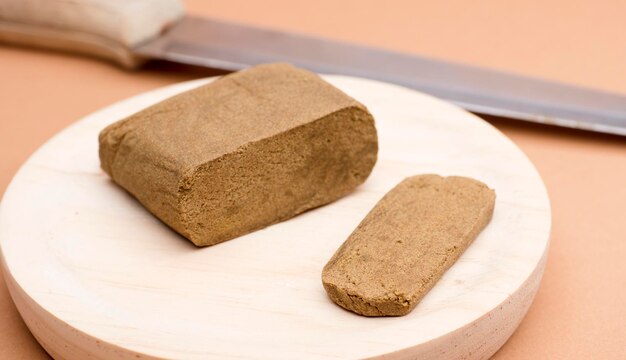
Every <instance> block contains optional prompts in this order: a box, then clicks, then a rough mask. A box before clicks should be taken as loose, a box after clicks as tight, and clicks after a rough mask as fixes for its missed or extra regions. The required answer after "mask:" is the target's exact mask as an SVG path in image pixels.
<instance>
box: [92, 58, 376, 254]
mask: <svg viewBox="0 0 626 360" xmlns="http://www.w3.org/2000/svg"><path fill="white" fill-rule="evenodd" d="M99 140H100V161H101V166H102V169H104V171H105V172H106V173H108V174H109V175H110V176H111V178H112V179H113V180H114V181H115V182H116V183H118V184H119V185H120V186H122V187H123V188H124V189H126V190H128V192H130V193H131V194H132V195H134V196H135V197H136V198H137V199H138V200H139V201H140V202H141V203H142V204H143V205H144V206H145V207H146V208H147V209H148V210H149V211H150V212H152V213H153V214H154V215H156V216H157V217H158V218H159V219H161V220H162V221H163V222H165V223H166V224H167V225H169V226H170V227H172V228H173V229H174V230H176V231H177V232H179V233H180V234H182V235H183V236H185V237H186V238H188V239H189V240H191V241H192V242H193V243H194V244H196V245H198V246H205V245H213V244H217V243H219V242H222V241H225V240H229V239H232V238H234V237H237V236H240V235H243V234H246V233H249V232H251V231H254V230H257V229H260V228H263V227H265V226H268V225H270V224H272V223H276V222H279V221H282V220H285V219H289V218H291V217H293V216H294V215H297V214H299V213H301V212H303V211H306V210H308V209H311V208H315V207H318V206H321V205H324V204H327V203H329V202H331V201H334V200H336V199H338V198H340V197H342V196H344V195H346V194H348V193H349V192H350V191H352V190H353V189H354V188H355V187H356V186H358V185H359V184H361V183H363V182H364V181H365V179H366V178H367V177H368V175H369V174H370V172H371V170H372V167H373V166H374V164H375V162H376V156H377V151H378V141H377V135H376V128H375V126H374V119H373V117H372V115H371V114H370V113H369V112H368V111H367V109H366V108H365V107H364V106H363V105H362V104H360V103H358V102H357V101H355V100H354V99H352V98H351V97H349V96H348V95H346V94H344V93H343V92H341V91H340V90H338V89H337V88H335V87H333V86H332V85H330V84H328V83H327V82H325V81H324V80H322V79H321V78H320V77H319V76H317V75H316V74H313V73H311V72H308V71H305V70H302V69H298V68H295V67H293V66H291V65H287V64H269V65H261V66H257V67H254V68H250V69H248V70H244V71H241V72H238V73H235V74H231V75H227V76H224V77H222V78H220V79H218V80H216V81H215V82H213V83H210V84H207V85H204V86H201V87H199V88H196V89H193V90H190V91H187V92H185V93H182V94H179V95H177V96H174V97H172V98H169V99H167V100H165V101H163V102H161V103H158V104H156V105H154V106H151V107H149V108H147V109H145V110H143V111H140V112H138V113H136V114H134V115H132V116H130V117H128V118H126V119H124V120H121V121H119V122H117V123H114V124H112V125H110V126H109V127H107V128H105V129H104V130H103V131H102V132H101V133H100V138H99Z"/></svg>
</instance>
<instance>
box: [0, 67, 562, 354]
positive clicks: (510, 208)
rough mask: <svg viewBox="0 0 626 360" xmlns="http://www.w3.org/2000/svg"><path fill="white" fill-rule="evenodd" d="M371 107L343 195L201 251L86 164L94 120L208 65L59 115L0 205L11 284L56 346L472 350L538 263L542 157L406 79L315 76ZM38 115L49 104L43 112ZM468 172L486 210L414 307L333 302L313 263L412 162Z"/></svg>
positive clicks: (524, 294)
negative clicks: (400, 310) (71, 116)
mask: <svg viewBox="0 0 626 360" xmlns="http://www.w3.org/2000/svg"><path fill="white" fill-rule="evenodd" d="M326 79H327V80H328V81H330V82H331V83H333V84H335V85H336V86H337V87H339V88H341V89H343V90H344V91H345V92H347V93H348V94H350V95H352V96H353V97H355V98H356V99H358V100H360V101H361V102H363V103H364V104H365V105H366V106H367V107H368V108H369V109H370V110H371V112H372V113H373V114H374V116H375V118H376V122H377V128H378V131H379V140H380V152H379V160H378V163H377V164H376V166H375V168H374V171H373V173H372V175H371V176H370V178H369V179H368V180H367V181H366V183H365V184H364V185H362V186H361V187H359V188H358V190H356V191H355V192H354V193H352V194H351V195H349V196H347V197H345V198H343V199H341V200H339V201H337V202H335V203H333V204H330V205H328V206H324V207H322V208H319V209H316V210H313V211H309V212H307V213H305V214H302V215H300V216H297V217H296V218H294V219H292V220H289V221H286V222H283V223H280V224H277V225H272V226H270V227H268V228H266V229H263V230H260V231H257V232H254V233H252V234H249V235H246V236H243V237H240V238H238V239H235V240H231V241H228V242H225V243H222V244H219V245H216V246H212V247H208V248H201V249H198V248H195V247H194V246H192V245H191V243H190V242H188V241H187V240H185V239H184V238H182V237H180V236H179V235H177V234H176V233H174V232H173V231H171V230H170V229H169V228H167V227H166V226H165V225H163V224H162V223H161V222H159V221H158V220H157V219H156V218H154V217H153V216H152V215H150V214H149V213H148V212H147V211H146V210H145V209H144V208H143V207H142V206H141V205H139V204H138V203H137V202H136V201H135V200H134V199H133V198H132V197H130V196H129V195H128V194H127V193H126V192H124V191H123V190H121V189H120V188H119V187H117V186H116V185H115V184H114V183H113V182H112V181H111V180H110V179H109V178H108V177H107V176H106V175H105V174H104V173H103V172H102V171H101V170H100V168H99V161H98V144H97V138H98V133H99V131H100V130H101V129H102V128H103V127H105V126H106V125H108V124H110V123H112V122H114V121H116V120H119V119H120V118H122V117H124V116H126V115H129V114H131V113H133V112H136V111H138V110H140V109H142V108H144V107H146V106H148V105H151V104H153V103H155V102H157V101H159V100H162V99H165V98H167V97H169V96H172V95H174V94H177V93H180V92H182V91H185V90H188V89H191V88H193V87H196V86H198V85H200V84H203V83H205V82H207V81H210V80H198V81H192V82H187V83H182V84H177V85H173V86H169V87H166V88H162V89H158V90H155V91H152V92H149V93H145V94H142V95H139V96H136V97H133V98H131V99H128V100H125V101H122V102H120V103H117V104H115V105H112V106H110V107H108V108H106V109H103V110H100V111H98V112H96V113H94V114H92V115H90V116H88V117H86V118H84V119H82V120H81V121H79V122H77V123H76V124H74V125H73V126H71V127H69V128H68V129H66V130H64V131H63V132H61V133H60V134H58V135H57V136H55V137H54V138H52V139H51V140H50V141H48V142H47V143H46V144H45V145H44V146H42V147H41V149H39V150H38V151H37V152H36V153H35V154H34V155H33V156H32V157H31V158H30V159H29V160H28V161H27V162H26V164H25V165H24V166H23V167H22V168H21V170H20V171H19V172H18V174H17V175H16V176H15V178H14V179H13V182H12V183H11V185H10V186H9V188H8V190H7V191H6V193H5V195H4V199H3V201H2V203H1V207H0V246H1V249H2V255H3V263H2V265H3V269H4V271H5V278H6V281H7V284H8V287H9V290H10V292H11V295H12V297H13V299H14V301H15V303H16V305H17V308H18V309H19V311H20V313H21V315H22V317H23V318H24V320H25V322H26V324H27V325H28V327H29V328H30V330H31V331H32V332H33V334H34V335H35V337H36V338H37V339H38V340H39V342H40V343H41V344H42V345H43V346H44V348H45V349H46V350H47V351H48V352H49V353H50V354H51V355H52V356H54V357H55V358H57V359H85V358H88V357H89V358H106V359H113V358H115V359H131V358H132V359H135V358H139V357H140V358H176V359H183V358H184V359H192V358H194V359H195V358H198V359H200V358H202V359H206V358H215V359H225V358H271V359H305V358H315V359H318V358H319V359H326V358H327V359H337V358H368V357H376V356H385V358H390V359H414V358H419V359H485V358H488V357H490V356H491V355H492V354H493V353H494V352H495V351H496V350H497V349H498V348H500V346H502V344H504V342H505V341H506V340H507V339H508V337H509V336H510V335H511V333H512V332H513V331H514V330H515V328H516V327H517V325H518V324H519V322H520V321H521V319H522V317H523V316H524V314H525V313H526V311H527V310H528V307H529V306H530V303H531V302H532V299H533V297H534V295H535V293H536V291H537V288H538V286H539V282H540V279H541V275H542V273H543V269H544V265H545V261H546V251H547V247H548V243H549V233H550V222H551V217H550V205H549V200H548V197H547V194H546V190H545V188H544V185H543V183H542V181H541V178H540V176H539V175H538V173H537V171H536V170H535V168H534V167H533V165H532V164H531V163H530V161H529V160H528V159H527V158H526V157H525V156H524V154H523V153H522V152H521V151H520V150H519V149H518V148H517V147H516V146H515V145H514V144H513V143H512V142H511V141H510V140H508V139H507V138H506V137H505V136H504V135H502V134H501V133H500V132H498V131H497V130H496V129H495V128H493V127H492V126H490V125H489V124H488V123H486V122H484V121H483V120H481V119H479V118H478V117H476V116H474V115H471V114H469V113H467V112H465V111H463V110H461V109H459V108H457V107H455V106H452V105H450V104H447V103H445V102H442V101H439V100H437V99H435V98H432V97H430V96H427V95H424V94H420V93H418V92H415V91H412V90H409V89H405V88H401V87H397V86H393V85H389V84H385V83H380V82H374V81H369V80H364V79H357V78H349V77H340V76H328V77H326ZM42 121H45V119H42ZM422 173H438V174H442V175H464V176H470V177H473V178H476V179H478V180H481V181H483V182H485V183H486V184H488V185H489V186H490V187H491V188H493V189H495V191H496V194H497V201H496V207H495V212H494V216H493V220H492V221H491V223H490V224H489V225H488V226H487V228H486V229H485V230H484V231H483V232H482V233H481V234H480V236H479V237H478V238H477V239H476V241H475V242H474V243H473V244H472V245H471V246H470V248H469V249H468V250H467V251H466V252H465V253H464V254H463V255H462V256H461V258H460V259H459V260H458V262H457V263H456V264H455V265H454V266H453V267H452V268H451V269H450V270H449V271H448V272H447V273H446V274H445V275H444V277H443V278H442V279H441V280H440V281H439V282H438V283H437V285H436V286H435V287H434V288H433V290H432V291H430V293H429V294H428V295H427V296H426V297H425V298H424V299H423V301H422V302H421V303H420V304H419V305H418V306H417V307H416V308H415V310H414V311H413V312H412V313H410V314H409V315H407V316H404V317H396V318H366V317H361V316H358V315H355V314H353V313H351V312H348V311H345V310H343V309H341V308H339V307H338V306H336V305H335V304H334V303H333V302H331V301H330V300H329V299H328V298H327V296H326V293H325V292H324V289H323V287H322V283H321V271H322V267H323V266H324V264H325V263H326V261H328V259H329V258H330V257H331V255H332V254H333V253H334V251H335V250H336V249H337V247H338V246H339V245H340V244H341V243H342V242H343V241H344V240H345V239H346V237H347V236H348V235H349V234H350V233H351V231H352V230H353V229H354V228H355V227H356V225H357V224H358V223H359V222H360V220H361V219H362V218H363V217H364V216H365V215H366V214H367V213H368V211H369V210H370V209H371V208H372V207H373V206H374V204H376V202H377V201H378V200H379V199H380V198H381V197H382V196H383V194H385V192H387V191H388V190H390V189H391V188H392V187H393V186H394V185H396V184H397V183H398V182H399V181H400V180H402V179H403V178H404V177H406V176H409V175H415V174H422Z"/></svg>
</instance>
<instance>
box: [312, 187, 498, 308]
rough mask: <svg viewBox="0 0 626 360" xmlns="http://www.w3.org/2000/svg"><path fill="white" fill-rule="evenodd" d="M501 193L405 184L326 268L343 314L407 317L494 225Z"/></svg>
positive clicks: (385, 199)
mask: <svg viewBox="0 0 626 360" xmlns="http://www.w3.org/2000/svg"><path fill="white" fill-rule="evenodd" d="M494 203H495V192H494V191H493V190H491V189H489V188H488V187H487V186H486V185H485V184H483V183H482V182H479V181H477V180H474V179H470V178H466V177H458V176H450V177H441V176H438V175H419V176H413V177H409V178H406V179H405V180H403V181H402V182H401V183H400V184H398V185H397V186H396V187H395V188H393V189H392V190H391V191H389V192H388V193H387V194H385V196H384V197H383V198H382V199H381V200H380V201H379V202H378V203H377V204H376V206H375V207H374V208H373V209H372V210H371V211H370V212H369V214H367V216H366V217H365V219H363V221H362V222H361V223H360V224H359V226H358V227H357V228H356V229H355V230H354V232H353V233H352V234H351V235H350V236H349V237H348V239H347V240H346V241H345V242H344V243H343V245H341V247H340V248H339V249H338V250H337V252H336V253H335V254H334V255H333V257H332V258H331V259H330V261H329V262H328V263H327V264H326V266H325V267H324V270H323V272H322V282H323V285H324V288H325V289H326V292H327V293H328V295H329V297H330V298H331V299H332V300H333V301H334V302H335V303H336V304H338V305H339V306H341V307H343V308H345V309H347V310H350V311H353V312H355V313H357V314H360V315H365V316H400V315H406V314H408V313H409V312H410V311H411V310H413V308H414V307H415V306H416V305H417V303H419V301H420V300H421V299H422V298H423V297H424V295H426V293H427V292H428V291H429V290H430V289H431V288H432V287H433V286H434V285H435V283H436V282H437V281H438V280H439V279H440V278H441V276H442V275H443V274H444V272H445V271H446V270H447V269H448V268H450V266H452V264H454V262H455V261H456V260H457V259H458V258H459V257H460V256H461V254H462V253H463V251H465V249H467V247H468V246H469V245H470V244H471V243H472V241H474V239H475V238H476V237H477V236H478V234H479V233H480V232H481V231H482V229H483V228H484V227H485V226H486V225H487V224H488V223H489V221H490V220H491V216H492V214H493V208H494Z"/></svg>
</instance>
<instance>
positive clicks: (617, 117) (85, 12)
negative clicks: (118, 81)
mask: <svg viewBox="0 0 626 360" xmlns="http://www.w3.org/2000/svg"><path fill="white" fill-rule="evenodd" d="M0 42H8V43H17V44H20V45H31V46H38V47H44V48H52V49H57V50H70V51H74V52H79V53H85V54H89V55H96V56H99V57H104V58H108V59H111V60H114V61H116V62H118V63H119V64H121V65H122V66H126V67H129V68H131V67H136V66H138V65H140V64H141V63H143V62H144V61H145V60H146V59H164V60H169V61H175V62H181V63H185V64H192V65H200V66H207V67H211V68H214V69H221V70H227V71H235V70H240V69H243V68H245V67H248V66H253V65H256V64H260V63H267V62H289V63H292V64H294V65H297V66H300V67H304V68H308V69H310V70H312V71H316V72H319V73H328V74H343V75H351V76H359V77H365V78H370V79H374V80H380V81H385V82H390V83H395V84H398V85H402V86H406V87H410V88H413V89H417V90H419V91H422V92H425V93H428V94H431V95H434V96H436V97H439V98H442V99H444V100H448V101H450V102H453V103H455V104H457V105H459V106H461V107H463V108H465V109H467V110H469V111H472V112H475V113H479V114H486V115H494V116H502V117H507V118H513V119H521V120H528V121H534V122H538V123H544V124H551V125H560V126H565V127H571V128H578V129H583V130H592V131H598V132H604V133H612V134H618V135H626V96H624V95H619V94H611V93H607V92H602V91H596V90H591V89H585V88H581V87H575V86H570V85H565V84H559V83H554V82H549V81H545V80H541V79H533V78H529V77H523V76H518V75H513V74H506V73H502V72H496V71H492V70H488V69H481V68H477V67H472V66H467V65H462V64H457V63H453V62H446V61H441V60H435V59H429V58H426V57H421V56H418V55H411V54H404V53H399V52H394V51H388V50H383V49H377V48H372V47H367V46H360V45H356V44H349V43H345V42H339V41H333V40H330V39H324V38H318V37H314V36H309V35H304V34H295V33H288V32H281V31H276V30H271V29H262V28H257V27H252V26H247V25H241V24H235V23H229V22H225V21H220V20H215V19H208V18H198V17H194V16H185V13H184V8H183V6H182V3H181V2H180V1H179V0H136V1H133V2H126V1H120V0H117V1H109V0H73V1H69V2H68V1H65V0H30V1H23V0H0Z"/></svg>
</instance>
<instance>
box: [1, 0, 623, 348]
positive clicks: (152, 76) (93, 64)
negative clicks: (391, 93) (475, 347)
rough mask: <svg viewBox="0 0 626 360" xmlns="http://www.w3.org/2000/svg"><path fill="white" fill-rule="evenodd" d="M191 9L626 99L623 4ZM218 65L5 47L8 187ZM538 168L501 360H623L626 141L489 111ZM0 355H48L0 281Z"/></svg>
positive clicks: (200, 5)
mask: <svg viewBox="0 0 626 360" xmlns="http://www.w3.org/2000/svg"><path fill="white" fill-rule="evenodd" d="M186 4H187V7H188V9H189V12H191V13H193V14H198V15H205V16H215V17H220V18H223V19H229V20H235V21H239V22H245V23H249V24H256V25H263V26H269V27H273V28H278V29H285V30H293V31H300V32H307V33H312V34H318V35H323V36H327V37H333V38H337V39H342V40H348V41H353V42H359V43H364V44H369V45H376V46H382V47H387V48H392V49H396V50H402V51H406V52H414V53H419V54H424V55H429V56H433V57H438V58H443V59H450V60H454V61H459V62H465V63H470V64H474V65H480V66H488V67H491V68H496V69H501V70H507V71H512V72H516V73H520V74H527V75H532V76H538V77H544V78H549V79H554V80H559V81H564V82H569V83H573V84H579V85H585V86H590V87H595V88H599V89H605V90H610V91H615V92H621V93H624V94H626V23H625V22H624V16H625V14H626V2H624V1H617V0H616V1H608V0H607V1H593V2H592V1H574V0H569V1H561V0H550V1H536V2H534V1H518V0H515V1H513V0H508V1H495V0H494V1H439V2H435V1H429V2H425V1H424V2H418V1H391V0H389V1H384V2H381V1H369V0H367V1H365V0H360V1H359V0H349V1H347V0H346V1H336V0H335V1H331V0H324V1H310V2H296V1H287V0H264V1H262V2H258V1H252V0H251V1H233V0H230V1H229V0H213V1H200V0H197V1H187V2H186ZM208 75H211V73H210V72H207V71H203V70H198V69H190V68H184V67H179V66H172V65H167V64H152V65H149V66H148V67H147V68H146V69H144V70H142V71H140V72H127V71H124V70H121V69H118V68H116V67H114V66H111V65H109V64H107V63H104V62H100V61H97V60H92V59H89V58H81V57H73V56H68V55H63V54H57V53H50V52H43V51H36V50H29V49H20V48H11V47H0V193H2V192H4V189H5V188H6V186H7V185H8V183H9V181H10V179H11V177H12V176H13V174H14V173H15V172H16V171H17V169H18V167H19V165H20V164H21V163H22V162H23V161H24V160H25V159H26V158H27V157H28V156H29V154H31V153H32V152H33V151H34V150H35V149H36V148H37V147H38V146H40V145H41V144H42V143H43V142H44V141H45V140H46V139H48V138H49V137H50V136H52V135H53V134H54V133H56V132H58V131H59V130H61V129H62V128H64V127H65V126H67V125H68V124H70V123H72V122H73V121H75V120H77V119H79V118H80V117H82V116H84V115H87V114H89V113H90V112H93V111H94V110H97V109H99V108H101V107H103V106H106V105H108V104H110V103H112V102H115V101H117V100H121V99H123V98H126V97H128V96H131V95H134V94H137V93H140V92H142V91H146V90H150V89H154V88H156V87H159V86H163V85H166V84H171V83H174V82H178V81H183V80H188V79H192V78H197V77H202V76H208ZM489 121H490V122H492V123H493V124H494V125H495V126H497V127H498V128H499V129H500V130H502V131H503V132H504V133H505V134H507V135H508V136H509V137H511V139H513V141H515V142H516V143H517V144H518V145H519V146H520V147H521V148H522V149H523V150H524V151H525V152H526V154H528V156H529V157H530V158H531V160H532V161H533V162H534V163H535V165H536V166H537V168H538V169H539V171H540V173H541V174H542V176H543V178H544V180H545V182H546V186H547V188H548V191H549V193H550V197H551V200H552V205H553V216H554V225H553V232H552V244H551V248H550V253H549V259H548V265H547V269H546V273H545V277H544V281H543V284H542V286H541V288H540V290H539V293H538V295H537V298H536V300H535V302H534V304H533V306H532V307H531V309H530V311H529V314H528V316H527V317H526V319H525V320H524V321H523V322H522V325H521V326H520V328H519V329H518V330H517V332H516V333H515V334H514V335H513V337H512V338H511V339H510V341H509V342H508V343H507V344H505V346H504V347H503V348H502V349H501V350H500V352H498V354H497V355H496V356H495V358H496V359H531V358H532V359H589V358H596V359H625V358H626V305H625V304H626V262H624V260H623V259H624V258H626V138H623V137H616V136H608V135H599V134H591V133H585V132H579V131H574V130H565V129H557V128H551V127H544V126H539V125H532V124H525V123H521V122H516V121H511V120H504V119H489ZM0 358H1V359H14V358H15V359H20V358H22V359H38V358H46V355H45V352H43V350H42V349H41V348H40V347H39V346H38V345H37V343H36V341H35V340H34V339H33V338H32V336H31V335H30V333H29V332H28V330H27V329H26V327H25V326H24V324H23V323H22V321H21V320H20V318H19V315H18V314H17V312H16V310H15V308H14V306H13V304H12V302H11V301H10V297H9V295H8V293H7V290H6V287H5V286H4V284H3V283H2V284H0Z"/></svg>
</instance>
